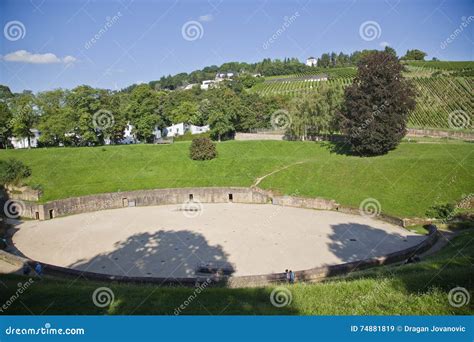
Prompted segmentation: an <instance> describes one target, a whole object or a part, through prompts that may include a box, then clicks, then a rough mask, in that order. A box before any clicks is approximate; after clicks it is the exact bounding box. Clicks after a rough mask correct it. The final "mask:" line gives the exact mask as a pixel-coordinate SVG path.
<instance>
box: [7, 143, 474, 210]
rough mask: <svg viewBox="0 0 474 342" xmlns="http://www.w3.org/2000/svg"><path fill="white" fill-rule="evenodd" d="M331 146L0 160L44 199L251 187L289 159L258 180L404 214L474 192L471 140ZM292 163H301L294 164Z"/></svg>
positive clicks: (37, 153)
mask: <svg viewBox="0 0 474 342" xmlns="http://www.w3.org/2000/svg"><path fill="white" fill-rule="evenodd" d="M332 147H333V146H332V145H329V144H326V143H314V142H300V141H298V142H288V141H228V142H223V143H218V144H217V149H218V153H219V156H218V158H216V159H214V160H210V161H206V162H199V161H193V160H191V159H190V158H189V156H188V153H189V152H188V149H189V142H182V143H174V144H172V145H167V146H163V145H126V146H108V147H78V148H52V149H51V148H42V149H31V150H6V151H5V150H2V151H0V159H7V158H12V157H14V158H18V159H20V160H22V161H24V162H25V163H27V164H28V165H29V166H31V168H32V176H31V177H30V178H29V179H28V180H27V183H28V184H29V185H33V186H35V185H40V187H41V188H42V189H43V191H44V195H43V197H42V200H43V201H49V200H54V199H59V198H66V197H71V196H81V195H88V194H93V193H102V192H115V191H125V190H137V189H150V188H174V187H192V186H200V187H202V186H250V185H252V184H253V183H254V181H255V180H256V179H257V178H258V177H262V176H264V175H266V174H269V173H271V172H272V171H275V170H278V169H280V168H282V167H284V166H288V165H292V166H291V167H288V168H287V169H285V170H282V171H280V172H277V173H274V174H272V175H271V176H269V177H267V178H265V179H264V180H263V181H262V182H261V183H260V184H259V186H261V187H263V188H265V189H272V190H274V191H278V192H281V193H285V194H292V193H293V194H294V193H298V194H299V195H301V196H308V197H316V196H321V197H325V198H330V199H335V200H337V201H339V203H341V204H345V205H350V206H354V207H358V206H359V204H360V202H361V201H362V200H364V199H365V198H369V197H372V198H376V199H377V200H378V201H380V203H381V207H382V211H383V212H385V213H387V214H392V215H397V216H403V217H412V216H421V217H423V216H425V212H426V210H427V209H428V208H429V207H430V206H432V205H433V204H436V203H446V202H451V201H456V200H460V199H461V197H462V195H465V194H467V193H470V192H473V188H472V174H474V155H473V154H472V144H469V143H464V142H459V141H452V142H443V143H440V142H439V141H431V140H430V141H424V143H413V142H412V143H408V142H404V143H402V144H401V145H400V146H399V147H398V148H397V149H396V150H394V151H392V152H390V153H388V154H387V155H384V156H379V157H373V158H359V157H354V156H347V155H344V154H337V153H333V151H332ZM297 162H301V163H300V164H297V165H293V164H295V163H297ZM52 166H54V167H52ZM433 170H436V172H433ZM414 199H416V200H414Z"/></svg>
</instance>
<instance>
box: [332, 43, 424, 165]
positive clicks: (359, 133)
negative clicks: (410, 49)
mask: <svg viewBox="0 0 474 342" xmlns="http://www.w3.org/2000/svg"><path fill="white" fill-rule="evenodd" d="M403 68H404V67H403V65H401V64H400V62H399V60H398V58H397V57H396V56H394V55H393V54H391V53H387V52H384V51H376V52H373V53H371V54H369V55H367V56H365V57H364V58H362V60H361V61H360V62H359V65H358V70H357V76H356V78H355V80H354V82H353V84H352V85H351V86H349V87H347V88H346V89H345V93H344V105H343V110H342V113H341V122H340V125H341V128H342V130H343V132H344V133H345V134H346V136H347V138H348V141H349V143H350V145H351V148H352V151H353V152H354V153H356V154H359V155H363V156H370V155H380V154H385V153H387V152H388V151H390V150H392V149H394V148H395V147H396V146H397V145H398V144H399V143H400V141H401V140H402V138H403V137H404V136H405V133H406V124H407V120H408V113H409V111H410V110H412V109H414V108H415V104H416V102H415V89H414V87H413V85H412V83H411V82H409V81H407V80H405V79H404V77H403V76H402V71H403Z"/></svg>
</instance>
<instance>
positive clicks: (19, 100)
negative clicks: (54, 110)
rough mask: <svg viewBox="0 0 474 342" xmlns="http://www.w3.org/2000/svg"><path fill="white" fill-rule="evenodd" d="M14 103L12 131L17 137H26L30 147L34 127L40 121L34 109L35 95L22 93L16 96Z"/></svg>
mask: <svg viewBox="0 0 474 342" xmlns="http://www.w3.org/2000/svg"><path fill="white" fill-rule="evenodd" d="M13 103H14V104H13V119H12V120H11V125H12V133H13V135H14V136H15V137H17V138H26V139H27V140H28V148H30V147H31V138H32V137H34V133H33V132H32V129H33V128H35V124H36V123H37V121H38V117H37V115H36V113H35V112H34V110H33V106H34V97H33V95H32V94H30V93H22V94H19V95H17V96H16V97H15V98H14V100H13Z"/></svg>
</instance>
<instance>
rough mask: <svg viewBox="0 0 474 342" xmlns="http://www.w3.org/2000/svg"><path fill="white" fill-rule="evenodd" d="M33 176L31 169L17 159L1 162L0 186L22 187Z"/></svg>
mask: <svg viewBox="0 0 474 342" xmlns="http://www.w3.org/2000/svg"><path fill="white" fill-rule="evenodd" d="M29 176H31V168H30V167H29V166H27V165H25V164H23V162H22V161H20V160H17V159H7V160H0V185H2V186H3V185H9V184H11V185H20V184H21V181H22V180H23V179H25V178H28V177H29Z"/></svg>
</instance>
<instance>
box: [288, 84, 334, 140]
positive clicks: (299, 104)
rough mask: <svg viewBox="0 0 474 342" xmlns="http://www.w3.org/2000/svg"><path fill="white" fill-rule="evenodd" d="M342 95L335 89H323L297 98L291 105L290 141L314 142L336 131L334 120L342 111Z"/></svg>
mask: <svg viewBox="0 0 474 342" xmlns="http://www.w3.org/2000/svg"><path fill="white" fill-rule="evenodd" d="M341 98H342V93H341V91H340V89H338V88H334V87H326V86H324V87H322V88H321V89H320V90H319V91H318V92H315V93H313V94H310V95H306V96H303V97H297V98H295V99H294V100H293V101H292V102H291V104H290V112H289V114H290V120H289V122H290V125H289V127H288V129H287V132H286V135H287V136H288V137H289V138H290V139H301V140H314V139H316V138H318V137H319V136H321V135H322V134H326V133H331V132H332V131H334V118H335V116H336V113H337V112H338V111H339V110H340V105H341Z"/></svg>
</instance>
